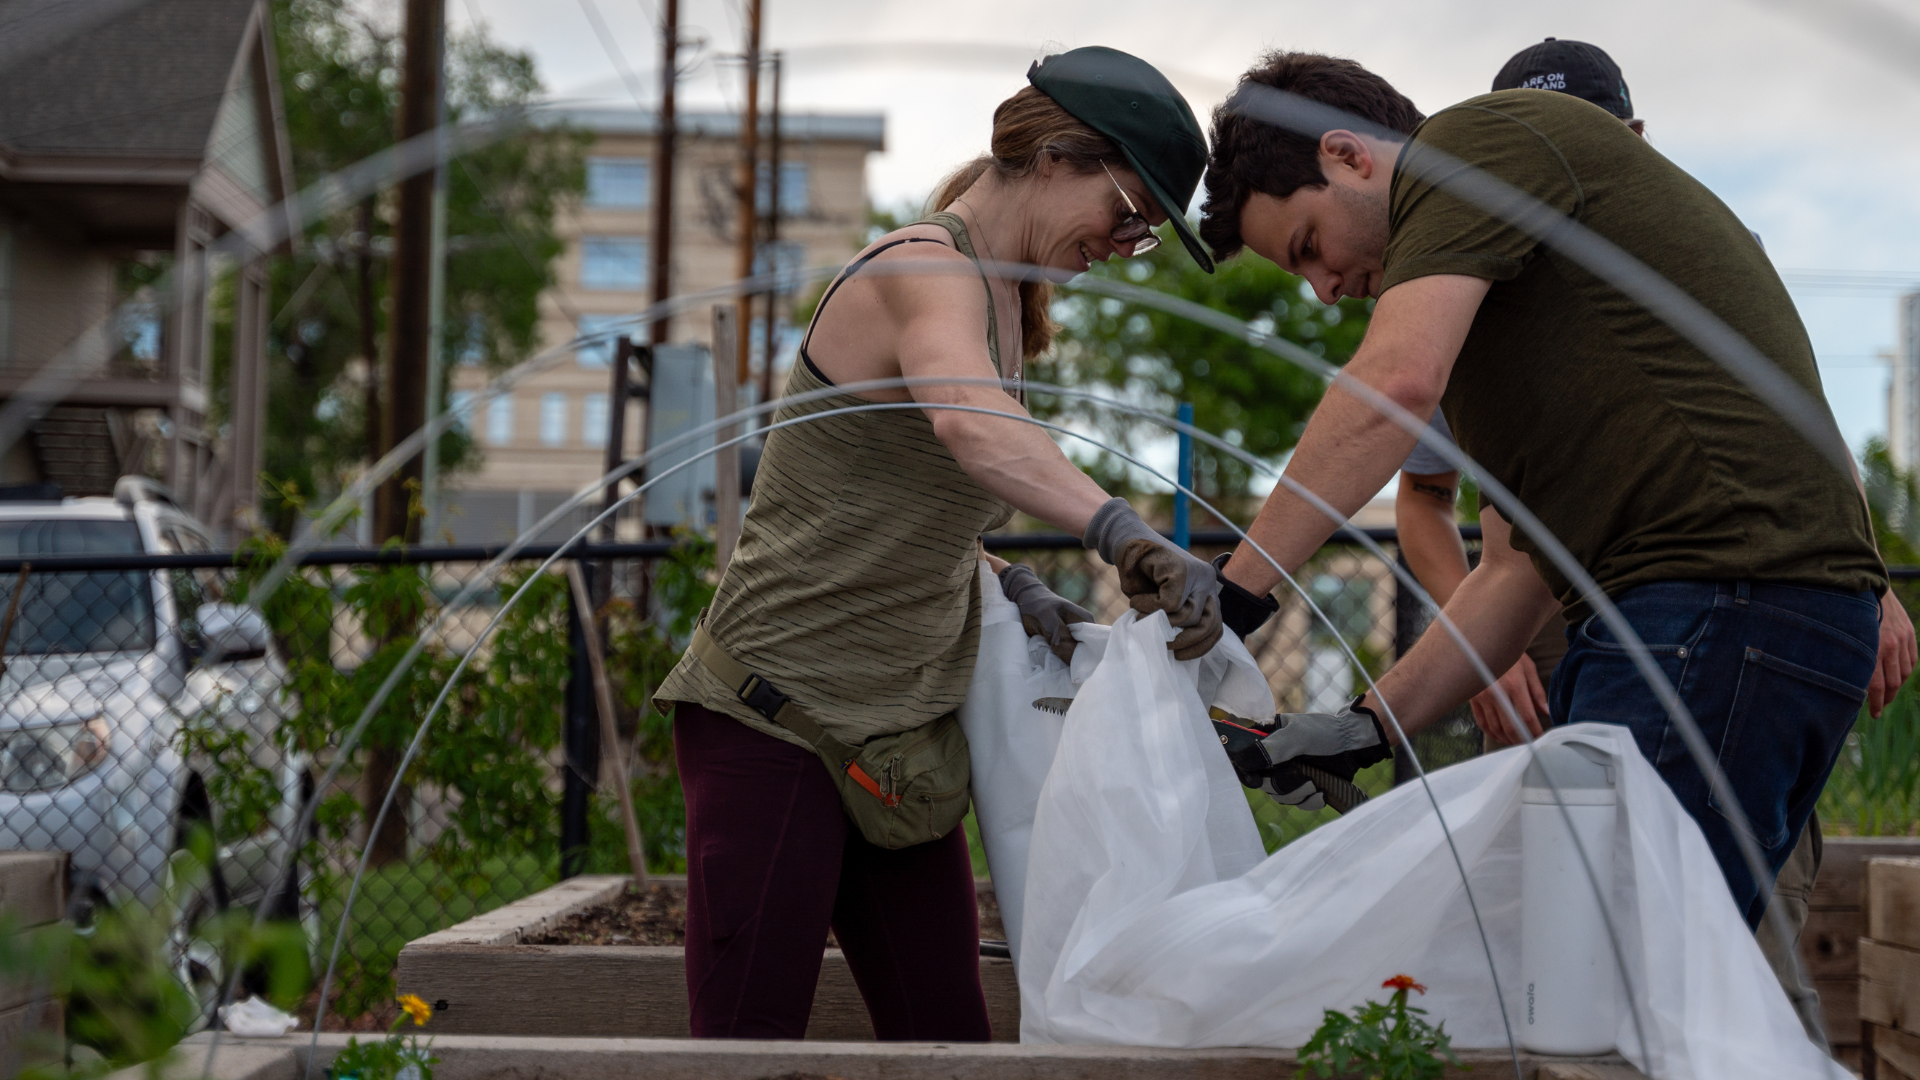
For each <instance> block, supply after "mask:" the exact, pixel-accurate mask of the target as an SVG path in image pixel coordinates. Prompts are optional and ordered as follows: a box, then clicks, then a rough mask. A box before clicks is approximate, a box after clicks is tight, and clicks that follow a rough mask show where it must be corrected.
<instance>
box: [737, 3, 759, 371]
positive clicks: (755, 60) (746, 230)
mask: <svg viewBox="0 0 1920 1080" xmlns="http://www.w3.org/2000/svg"><path fill="white" fill-rule="evenodd" d="M745 59H746V62H747V99H746V101H745V102H744V103H743V104H742V105H741V106H740V215H739V216H740V220H739V222H738V223H737V224H738V225H739V228H740V235H739V243H740V246H739V249H738V250H737V251H736V252H735V257H734V264H733V265H734V270H735V274H734V276H735V277H737V278H742V279H744V278H749V277H752V276H753V256H754V250H753V249H754V241H756V240H758V239H759V238H760V228H759V220H760V206H759V203H760V175H759V173H760V0H747V54H746V57H745ZM734 310H735V311H736V312H737V314H736V315H735V316H734V327H733V334H734V338H735V339H736V343H735V345H734V380H733V381H734V385H735V386H744V385H746V382H747V379H748V377H749V376H750V375H751V373H752V371H751V366H750V363H749V357H750V354H751V350H752V344H753V296H752V295H751V294H749V293H742V294H740V297H739V299H738V300H736V301H735V303H734Z"/></svg>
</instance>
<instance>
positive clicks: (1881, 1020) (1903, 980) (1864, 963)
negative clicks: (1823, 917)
mask: <svg viewBox="0 0 1920 1080" xmlns="http://www.w3.org/2000/svg"><path fill="white" fill-rule="evenodd" d="M1860 1019H1862V1020H1864V1021H1867V1022H1868V1023H1872V1024H1879V1025H1880V1026H1881V1027H1890V1028H1899V1029H1900V1030H1902V1031H1920V949H1909V948H1905V947H1903V946H1899V945H1889V944H1887V943H1886V942H1884V941H1875V940H1873V939H1872V938H1861V939H1860Z"/></svg>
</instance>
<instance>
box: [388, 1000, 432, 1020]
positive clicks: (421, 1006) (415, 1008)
mask: <svg viewBox="0 0 1920 1080" xmlns="http://www.w3.org/2000/svg"><path fill="white" fill-rule="evenodd" d="M394 1000H395V1001H398V1002H399V1003H400V1008H401V1010H402V1011H404V1012H405V1013H406V1014H407V1015H408V1016H411V1017H413V1026H414V1027H425V1026H426V1023H427V1020H428V1019H429V1018H431V1017H432V1016H433V1006H431V1005H429V1004H427V1003H426V1001H425V999H423V998H421V996H420V995H419V994H401V995H400V996H399V997H397V998H395V999H394Z"/></svg>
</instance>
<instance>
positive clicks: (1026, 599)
mask: <svg viewBox="0 0 1920 1080" xmlns="http://www.w3.org/2000/svg"><path fill="white" fill-rule="evenodd" d="M1000 591H1001V592H1003V593H1006V594H1007V599H1009V600H1011V601H1013V602H1014V603H1016V604H1018V605H1020V625H1021V626H1024V627H1026V628H1027V636H1028V637H1037V638H1039V639H1040V640H1042V641H1044V642H1046V643H1047V648H1049V649H1052V650H1053V655H1055V656H1057V657H1059V658H1060V659H1062V660H1064V661H1066V662H1068V663H1072V662H1073V650H1074V646H1076V645H1078V644H1080V643H1079V642H1078V641H1076V640H1074V637H1073V631H1071V630H1069V629H1067V627H1068V626H1070V625H1072V624H1073V623H1077V622H1093V621H1094V619H1093V613H1092V612H1090V611H1088V610H1087V609H1086V608H1083V607H1081V606H1080V605H1079V604H1076V603H1074V602H1073V601H1071V600H1066V599H1063V598H1061V597H1060V595H1059V594H1057V593H1055V592H1054V591H1053V590H1052V589H1049V588H1047V586H1046V584H1045V583H1044V582H1042V581H1041V580H1040V575H1039V574H1036V573H1034V572H1033V568H1032V567H1030V566H1022V565H1020V564H1019V563H1013V564H1012V565H1010V566H1008V567H1007V568H1006V569H1005V570H1002V571H1000Z"/></svg>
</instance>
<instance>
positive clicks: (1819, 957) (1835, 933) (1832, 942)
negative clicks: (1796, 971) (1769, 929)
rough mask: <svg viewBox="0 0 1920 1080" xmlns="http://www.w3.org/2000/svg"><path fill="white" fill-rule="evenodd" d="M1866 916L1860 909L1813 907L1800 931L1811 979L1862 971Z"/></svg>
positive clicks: (1850, 975)
mask: <svg viewBox="0 0 1920 1080" xmlns="http://www.w3.org/2000/svg"><path fill="white" fill-rule="evenodd" d="M1865 923H1866V920H1865V918H1864V916H1862V914H1861V913H1860V912H1858V911H1833V910H1827V911H1810V912H1808V913H1807V925H1806V927H1805V928H1804V929H1802V930H1801V931H1800V963H1801V965H1802V966H1803V967H1805V968H1806V969H1807V977H1808V978H1810V979H1854V978H1857V977H1859V974H1860V939H1861V938H1863V937H1867V936H1869V935H1867V934H1866V933H1865V932H1864V931H1865V930H1866V925H1865Z"/></svg>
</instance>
